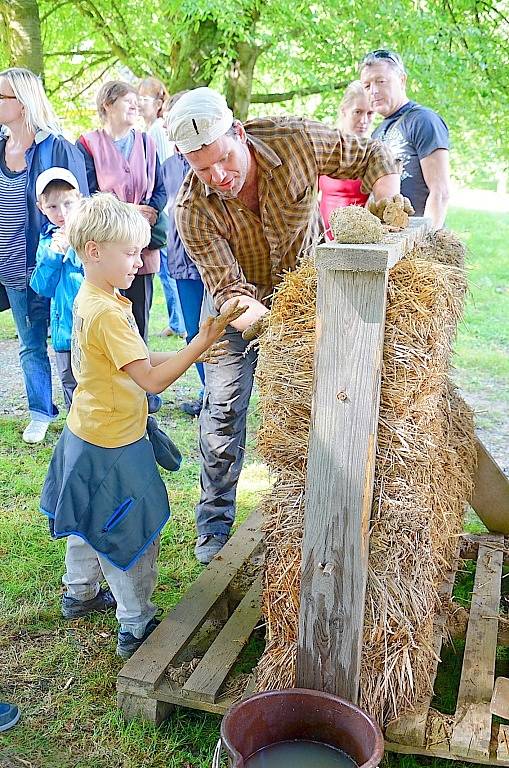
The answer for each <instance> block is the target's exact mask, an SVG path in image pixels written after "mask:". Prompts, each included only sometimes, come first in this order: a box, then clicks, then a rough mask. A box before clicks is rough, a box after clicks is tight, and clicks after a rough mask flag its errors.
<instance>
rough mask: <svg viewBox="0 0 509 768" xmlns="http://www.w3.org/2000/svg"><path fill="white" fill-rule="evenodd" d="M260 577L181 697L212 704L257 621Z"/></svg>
mask: <svg viewBox="0 0 509 768" xmlns="http://www.w3.org/2000/svg"><path fill="white" fill-rule="evenodd" d="M261 601H262V577H261V576H258V577H257V578H256V579H255V581H254V582H253V584H252V585H251V587H250V588H249V590H248V591H247V593H246V595H245V596H244V598H243V599H242V601H241V602H240V605H239V606H238V607H237V609H236V610H235V611H234V613H233V615H232V616H230V618H229V619H228V621H227V623H226V624H225V625H224V627H223V628H222V630H221V632H220V633H219V634H218V636H217V637H216V639H215V640H214V642H213V643H212V645H211V646H210V648H209V649H208V651H207V653H206V654H205V656H204V657H203V658H202V659H201V660H200V663H199V664H198V666H197V667H196V669H195V670H194V672H193V673H192V674H191V675H190V677H189V679H188V680H187V681H186V683H185V684H184V686H183V688H182V696H187V697H189V698H191V699H201V700H203V701H210V702H216V700H217V697H218V694H219V689H220V688H221V686H222V684H223V683H224V681H225V680H226V678H227V677H228V675H229V673H230V671H231V669H232V667H233V665H234V664H235V662H236V661H237V659H238V657H239V655H240V653H241V651H242V649H243V648H244V646H245V645H246V643H247V641H248V640H249V638H250V637H251V634H252V632H253V630H254V628H255V627H256V625H257V624H258V622H259V621H260V616H261Z"/></svg>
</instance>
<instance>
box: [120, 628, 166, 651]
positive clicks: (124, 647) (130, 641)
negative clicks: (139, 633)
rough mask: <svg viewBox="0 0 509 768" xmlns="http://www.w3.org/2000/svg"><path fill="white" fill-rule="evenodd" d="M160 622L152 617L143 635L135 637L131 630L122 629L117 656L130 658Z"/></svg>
mask: <svg viewBox="0 0 509 768" xmlns="http://www.w3.org/2000/svg"><path fill="white" fill-rule="evenodd" d="M160 623H161V622H160V621H159V619H150V621H149V623H148V624H147V626H146V627H145V632H144V633H143V637H135V636H134V635H133V634H131V632H122V630H120V631H119V633H118V640H117V656H120V658H122V659H130V658H131V656H132V655H133V653H134V652H135V651H137V650H138V648H139V647H140V645H141V644H142V643H144V642H145V640H146V639H147V637H148V636H149V635H150V634H151V633H152V632H153V631H154V629H155V628H156V627H157V626H158V625H159V624H160Z"/></svg>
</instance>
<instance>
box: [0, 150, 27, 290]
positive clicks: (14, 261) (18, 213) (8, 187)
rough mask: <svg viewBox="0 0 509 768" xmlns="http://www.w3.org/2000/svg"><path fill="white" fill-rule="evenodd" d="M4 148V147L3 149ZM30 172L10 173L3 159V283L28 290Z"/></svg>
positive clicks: (0, 177)
mask: <svg viewBox="0 0 509 768" xmlns="http://www.w3.org/2000/svg"><path fill="white" fill-rule="evenodd" d="M4 146H5V145H4ZM26 185H27V170H26V168H25V169H24V170H23V171H10V170H9V169H8V168H7V166H6V164H5V157H4V153H3V152H2V153H1V156H0V283H2V284H3V285H5V286H6V287H7V288H17V289H19V290H23V289H25V288H26V286H27V275H26V238H25V223H26V215H27V203H26Z"/></svg>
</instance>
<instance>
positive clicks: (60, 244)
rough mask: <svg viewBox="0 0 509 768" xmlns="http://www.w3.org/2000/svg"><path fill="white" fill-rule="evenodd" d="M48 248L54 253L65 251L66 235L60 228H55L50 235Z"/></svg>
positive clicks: (67, 245) (67, 244)
mask: <svg viewBox="0 0 509 768" xmlns="http://www.w3.org/2000/svg"><path fill="white" fill-rule="evenodd" d="M49 247H50V249H51V250H52V251H55V253H66V252H67V249H68V248H69V241H68V239H67V235H66V234H65V232H63V231H62V230H61V229H56V230H55V231H54V232H53V234H52V236H51V243H50V246H49Z"/></svg>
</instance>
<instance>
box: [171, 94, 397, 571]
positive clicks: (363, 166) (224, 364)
mask: <svg viewBox="0 0 509 768" xmlns="http://www.w3.org/2000/svg"><path fill="white" fill-rule="evenodd" d="M167 125H168V128H169V133H170V138H171V139H172V140H173V141H174V142H175V144H176V148H177V150H178V151H179V152H181V153H182V154H183V155H185V157H186V159H187V161H188V162H189V164H190V166H191V169H192V173H190V174H189V175H188V176H187V178H186V179H185V181H184V183H183V185H182V187H181V190H180V193H179V196H178V198H177V201H176V209H175V217H176V222H177V227H178V230H179V233H180V236H181V238H182V240H183V242H184V244H185V247H186V250H187V252H188V253H189V255H190V256H191V258H192V259H193V261H194V262H195V264H196V265H197V267H198V270H199V271H200V274H201V276H202V279H203V282H204V283H205V288H206V295H205V297H204V305H203V308H202V312H203V314H204V315H207V314H214V313H215V314H217V313H220V312H221V313H222V312H224V311H225V310H226V309H227V308H228V307H229V306H231V304H232V302H234V301H237V300H240V302H241V304H243V305H247V307H248V309H247V311H246V312H245V313H244V314H243V315H242V317H240V318H239V319H238V320H236V321H235V322H234V323H233V324H232V325H231V326H229V327H228V329H227V332H226V334H225V338H227V339H228V341H229V347H228V350H229V351H228V354H227V355H225V356H224V357H223V358H221V360H220V362H219V364H218V365H214V366H206V386H205V397H204V404H203V409H202V412H201V414H200V453H201V498H200V502H199V504H198V506H197V508H196V525H197V531H198V539H197V542H196V547H195V554H196V557H197V559H198V560H199V561H200V562H202V563H208V562H210V560H211V559H212V558H213V557H214V555H215V554H217V552H218V551H219V550H220V549H221V547H222V546H223V545H224V544H225V542H226V540H227V538H228V534H229V531H230V528H231V525H232V523H233V521H234V518H235V496H236V488H237V481H238V477H239V474H240V470H241V468H242V461H243V455H244V445H245V433H246V413H247V407H248V404H249V397H250V395H251V389H252V384H253V374H254V369H255V366H256V351H255V350H253V349H250V350H249V352H247V354H246V347H247V341H245V340H244V339H243V338H242V332H243V331H245V330H246V329H247V328H248V327H249V326H251V325H252V324H254V323H256V321H258V320H259V319H260V318H261V317H262V316H263V315H264V314H265V313H267V312H268V307H269V305H270V295H271V293H272V291H273V289H274V287H275V286H276V285H277V284H278V283H279V282H280V280H281V278H282V274H283V272H284V271H285V270H290V269H295V267H296V264H297V260H298V257H299V256H300V255H301V254H302V252H303V251H304V250H305V249H306V248H307V247H308V246H310V245H311V243H312V242H313V241H314V240H315V238H316V237H317V236H318V235H319V233H320V215H319V209H318V204H317V188H318V177H319V176H331V177H333V178H341V179H356V178H361V179H362V180H363V185H362V189H363V191H365V192H372V194H373V195H374V197H375V199H377V200H378V199H380V198H382V197H392V196H393V195H394V194H396V193H398V192H399V174H398V172H397V166H396V164H395V161H394V159H393V157H392V155H391V153H390V150H388V148H387V147H386V146H384V145H383V144H381V143H380V142H377V141H372V140H370V139H363V138H359V137H357V136H346V135H343V134H342V133H341V132H340V131H339V130H336V129H332V128H328V127H326V126H325V125H322V124H321V123H318V122H315V121H312V120H307V119H302V118H297V117H274V118H257V119H254V120H250V121H249V122H247V123H246V124H245V126H244V125H243V124H242V123H241V122H240V121H238V120H235V119H234V117H233V113H232V112H231V110H230V109H229V108H228V106H227V104H226V101H225V100H224V98H223V97H222V96H221V95H220V94H218V93H217V92H216V91H213V90H211V89H210V88H196V89H195V90H192V91H188V92H187V93H186V94H185V95H183V96H182V97H181V98H180V99H179V100H178V101H177V103H176V104H175V105H174V106H173V107H172V109H171V111H170V113H169V114H168V116H167Z"/></svg>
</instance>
